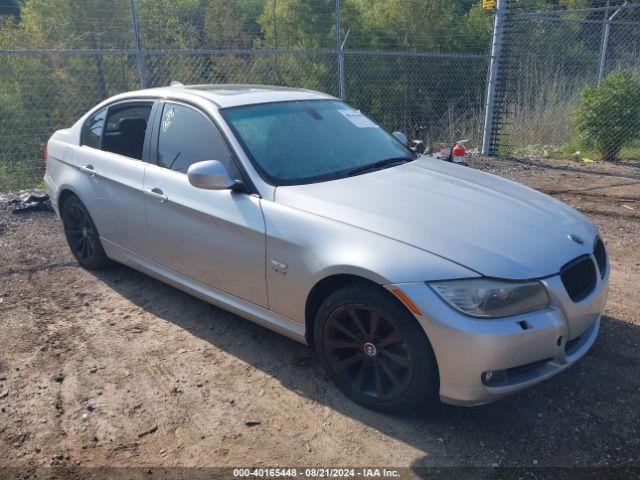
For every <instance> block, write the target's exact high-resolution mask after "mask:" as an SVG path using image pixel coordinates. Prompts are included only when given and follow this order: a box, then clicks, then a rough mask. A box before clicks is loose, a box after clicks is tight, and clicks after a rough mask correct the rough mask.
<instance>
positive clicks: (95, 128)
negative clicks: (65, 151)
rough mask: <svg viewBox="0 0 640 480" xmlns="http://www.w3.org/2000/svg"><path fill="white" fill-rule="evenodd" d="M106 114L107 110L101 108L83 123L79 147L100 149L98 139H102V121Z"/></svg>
mask: <svg viewBox="0 0 640 480" xmlns="http://www.w3.org/2000/svg"><path fill="white" fill-rule="evenodd" d="M106 114H107V109H106V108H102V109H100V110H98V111H97V112H96V113H94V114H93V115H91V116H90V117H89V118H88V119H87V120H86V121H85V122H84V125H83V127H82V135H81V139H80V144H81V145H86V146H88V147H93V148H100V139H101V138H102V130H103V129H104V119H105V116H106Z"/></svg>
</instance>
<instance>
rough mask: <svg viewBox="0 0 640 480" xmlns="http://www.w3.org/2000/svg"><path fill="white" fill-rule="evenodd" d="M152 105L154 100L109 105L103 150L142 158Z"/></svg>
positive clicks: (138, 158) (137, 158)
mask: <svg viewBox="0 0 640 480" xmlns="http://www.w3.org/2000/svg"><path fill="white" fill-rule="evenodd" d="M152 106H153V104H152V102H141V103H138V102H135V103H124V104H119V105H113V106H111V107H109V115H108V116H107V120H106V123H105V129H104V135H103V138H102V150H105V151H107V152H113V153H117V154H119V155H124V156H125V157H130V158H135V159H136V160H142V150H143V146H144V136H145V134H146V132H147V123H148V121H149V115H151V107H152Z"/></svg>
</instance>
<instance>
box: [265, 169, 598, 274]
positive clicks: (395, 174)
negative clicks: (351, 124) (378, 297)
mask: <svg viewBox="0 0 640 480" xmlns="http://www.w3.org/2000/svg"><path fill="white" fill-rule="evenodd" d="M275 201H276V202H277V203H280V204H283V205H287V206H289V207H292V208H296V209H298V210H302V211H305V212H309V213H312V214H315V215H320V216H323V217H326V218H329V219H332V220H335V221H338V222H341V223H345V224H349V225H352V226H354V227H357V228H361V229H364V230H368V231H370V232H372V233H375V234H378V235H383V236H385V237H389V238H393V239H395V240H397V241H400V242H403V243H406V244H409V245H412V246H414V247H417V248H420V249H422V250H425V251H428V252H431V253H433V254H436V255H438V256H441V257H444V258H446V259H449V260H451V261H454V262H456V263H458V264H461V265H463V266H465V267H467V268H469V269H471V270H474V271H476V272H477V273H480V274H482V275H486V276H491V277H499V278H508V279H525V278H537V277H544V276H548V275H552V274H555V273H557V272H558V271H559V270H560V268H561V267H562V266H563V265H564V264H565V263H567V262H569V261H570V260H572V259H574V258H575V257H578V256H580V255H583V254H585V253H590V252H591V250H592V246H593V239H594V237H595V235H597V229H596V228H595V226H594V225H593V224H592V223H591V222H590V221H589V220H588V219H587V218H585V217H584V216H583V215H582V214H580V213H579V212H578V211H576V210H574V209H573V208H571V207H569V206H568V205H566V204H564V203H562V202H560V201H558V200H555V199H553V198H551V197H549V196H547V195H545V194H542V193H540V192H537V191H536V190H533V189H531V188H528V187H525V186H524V185H520V184H518V183H515V182H512V181H510V180H506V179H504V178H501V177H497V176H495V175H491V174H488V173H484V172H481V171H478V170H474V169H471V168H468V167H464V166H459V165H454V164H450V163H448V162H443V161H441V160H435V159H433V158H431V157H421V158H419V159H418V160H415V161H413V162H410V163H406V164H403V165H399V166H396V167H392V168H387V169H384V170H379V171H376V172H372V173H367V174H363V175H358V176H354V177H349V178H344V179H340V180H334V181H329V182H322V183H316V184H309V185H296V186H286V187H278V188H277V189H276V194H275ZM569 234H573V235H577V236H579V237H580V238H581V239H583V241H584V243H583V244H582V245H581V244H579V243H577V242H576V241H574V240H572V239H571V238H569V236H568V235H569ZM363 248H366V246H363ZM380 254H381V255H393V252H380ZM416 280H418V279H416Z"/></svg>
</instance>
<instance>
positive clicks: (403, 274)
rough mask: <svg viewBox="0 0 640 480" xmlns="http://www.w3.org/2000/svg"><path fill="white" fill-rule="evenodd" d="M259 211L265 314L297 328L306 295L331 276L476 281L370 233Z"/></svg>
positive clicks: (294, 213) (269, 206)
mask: <svg viewBox="0 0 640 480" xmlns="http://www.w3.org/2000/svg"><path fill="white" fill-rule="evenodd" d="M261 206H262V210H263V213H264V217H265V227H266V268H267V271H266V279H267V289H268V297H269V308H270V309H271V310H273V311H275V312H277V313H279V314H280V315H284V316H286V317H289V318H291V319H293V320H296V321H298V322H301V323H304V322H305V305H306V300H307V297H308V295H309V292H310V291H311V289H312V288H313V287H314V286H315V285H316V284H317V283H318V282H320V281H321V280H323V279H325V278H327V277H330V276H332V275H338V274H348V275H355V276H359V277H362V278H365V279H367V280H370V281H372V282H375V283H377V284H379V285H385V284H390V283H405V282H415V281H426V280H443V279H453V278H462V277H474V276H477V275H478V274H477V273H476V272H474V271H472V270H469V269H467V268H466V267H464V266H462V265H458V264H456V263H454V262H452V261H450V260H447V259H444V258H442V257H439V256H437V255H434V254H432V253H429V252H425V251H424V250H421V249H419V248H416V247H413V246H411V245H407V244H405V243H402V242H399V241H397V240H394V239H391V238H388V237H385V236H382V235H379V234H377V233H374V232H370V231H366V230H363V229H360V228H357V227H353V226H351V225H347V224H344V223H340V222H336V221H334V220H331V219H328V218H325V217H320V216H318V215H314V214H310V213H307V212H303V211H300V210H296V209H294V208H291V207H287V206H284V205H280V204H277V203H274V202H270V201H267V200H262V201H261Z"/></svg>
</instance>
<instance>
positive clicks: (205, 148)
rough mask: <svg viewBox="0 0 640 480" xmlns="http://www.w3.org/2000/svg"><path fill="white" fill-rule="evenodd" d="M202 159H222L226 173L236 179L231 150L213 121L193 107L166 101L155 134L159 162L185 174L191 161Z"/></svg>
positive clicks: (236, 172) (236, 174) (160, 164)
mask: <svg viewBox="0 0 640 480" xmlns="http://www.w3.org/2000/svg"><path fill="white" fill-rule="evenodd" d="M204 160H218V161H220V162H222V163H223V164H224V166H225V167H226V168H227V170H228V172H229V175H230V176H232V177H234V178H236V179H237V178H238V171H237V169H236V166H235V164H234V163H233V159H232V156H231V153H230V151H229V149H228V148H227V146H226V144H225V142H224V139H223V138H222V135H221V134H220V132H218V129H217V128H215V126H214V125H213V123H212V122H211V121H209V120H208V119H207V118H206V117H205V116H204V115H202V114H201V113H199V112H198V111H196V110H194V109H193V108H190V107H187V106H184V105H178V104H174V103H167V104H165V105H164V108H163V111H162V119H161V122H160V131H159V135H158V165H159V166H161V167H164V168H169V169H171V170H174V171H176V172H182V173H187V170H188V169H189V166H191V164H193V163H197V162H202V161H204Z"/></svg>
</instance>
